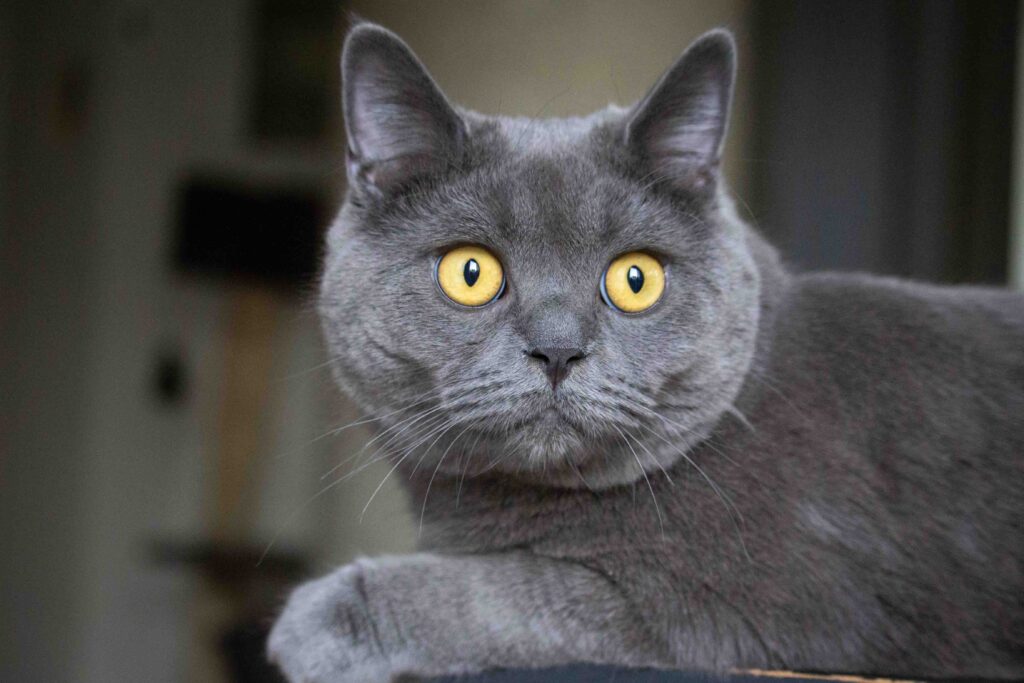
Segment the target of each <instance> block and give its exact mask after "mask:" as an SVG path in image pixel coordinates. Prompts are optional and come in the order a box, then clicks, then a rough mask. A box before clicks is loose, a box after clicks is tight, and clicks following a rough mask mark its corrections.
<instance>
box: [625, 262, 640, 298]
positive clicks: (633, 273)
mask: <svg viewBox="0 0 1024 683" xmlns="http://www.w3.org/2000/svg"><path fill="white" fill-rule="evenodd" d="M626 281H627V282H629V288H630V289H632V290H633V293H634V294H639V293H640V290H641V289H643V288H644V272H643V271H642V270H640V269H639V268H637V267H636V266H630V267H629V271H628V272H627V273H626Z"/></svg>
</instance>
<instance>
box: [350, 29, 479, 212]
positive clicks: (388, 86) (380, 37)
mask: <svg viewBox="0 0 1024 683" xmlns="http://www.w3.org/2000/svg"><path fill="white" fill-rule="evenodd" d="M341 73H342V97H343V108H344V114H345V134H346V137H347V138H348V172H349V173H348V175H349V183H351V184H354V185H356V186H357V188H358V189H361V190H365V191H367V192H369V193H371V194H373V195H377V196H383V195H386V194H388V193H391V192H393V191H395V190H397V189H400V188H401V187H402V186H403V185H406V184H407V183H408V182H409V181H411V180H413V179H415V178H418V177H421V176H423V175H427V174H431V173H437V172H440V171H443V170H444V169H445V168H447V167H449V166H450V165H452V164H455V163H457V160H458V158H459V155H460V152H461V149H462V144H463V141H464V138H465V123H464V122H463V120H462V119H461V117H460V116H459V115H458V113H456V111H455V110H454V109H453V108H452V106H451V105H450V104H449V103H448V100H447V99H446V98H445V96H444V94H443V93H442V92H441V90H440V88H438V87H437V84H436V83H434V80H433V79H432V78H431V77H430V75H429V74H428V73H427V71H426V69H425V68H424V67H423V65H422V64H420V61H419V60H418V59H417V58H416V55H414V54H413V52H412V50H410V49H409V47H408V46H407V45H406V44H405V43H404V42H402V39H401V38H399V37H398V36H396V35H395V34H394V33H391V32H390V31H388V30H387V29H385V28H382V27H380V26H377V25H375V24H371V23H361V24H358V25H357V26H356V27H355V28H354V29H352V31H351V32H350V33H349V34H348V38H346V40H345V47H344V49H343V51H342V58H341Z"/></svg>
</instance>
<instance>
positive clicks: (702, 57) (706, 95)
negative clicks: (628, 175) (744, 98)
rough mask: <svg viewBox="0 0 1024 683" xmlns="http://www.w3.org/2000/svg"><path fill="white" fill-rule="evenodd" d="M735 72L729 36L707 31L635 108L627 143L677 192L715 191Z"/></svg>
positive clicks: (650, 168) (630, 121)
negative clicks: (675, 188) (676, 188)
mask: <svg viewBox="0 0 1024 683" xmlns="http://www.w3.org/2000/svg"><path fill="white" fill-rule="evenodd" d="M735 73H736V46H735V42H734V41H733V38H732V34H730V33H729V32H728V31H725V30H722V29H716V30H713V31H709V32H708V33H705V34H704V35H703V36H701V37H700V38H698V39H697V40H696V41H695V42H694V43H693V44H692V45H690V47H689V48H687V50H686V52H684V53H683V55H682V56H681V57H680V58H679V59H678V60H677V61H676V63H675V64H673V65H672V67H671V68H670V69H669V70H668V71H666V72H665V74H664V75H663V76H662V77H661V80H659V81H658V83H657V84H656V85H655V86H654V87H653V88H652V89H651V90H650V92H648V93H647V95H646V96H645V97H644V99H642V100H641V101H640V102H639V103H638V104H637V105H636V107H635V109H634V111H633V114H632V115H631V117H630V119H629V122H628V123H627V124H626V142H627V144H628V145H630V147H631V148H632V149H633V150H634V151H635V152H636V153H637V154H638V155H639V157H640V158H641V159H643V160H644V162H645V163H646V164H647V165H648V166H649V170H650V172H651V173H652V174H656V175H659V176H662V177H664V178H665V179H666V180H667V181H668V182H669V183H671V184H673V185H675V186H677V187H680V188H681V189H688V190H693V189H697V190H706V189H709V188H712V187H713V186H714V183H715V181H716V179H717V175H718V166H719V161H720V157H721V152H722V141H723V139H724V137H725V129H726V124H727V123H728V119H729V102H730V100H731V99H732V87H733V80H734V78H735Z"/></svg>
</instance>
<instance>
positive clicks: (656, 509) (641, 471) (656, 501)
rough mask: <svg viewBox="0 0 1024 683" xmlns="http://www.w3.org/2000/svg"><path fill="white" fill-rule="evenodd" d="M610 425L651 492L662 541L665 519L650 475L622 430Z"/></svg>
mask: <svg viewBox="0 0 1024 683" xmlns="http://www.w3.org/2000/svg"><path fill="white" fill-rule="evenodd" d="M612 427H613V428H614V429H615V431H617V432H618V433H619V435H620V436H621V437H622V441H623V442H624V443H625V444H626V446H627V447H628V448H629V452H630V453H632V454H633V459H634V460H636V466H637V467H639V468H640V474H642V475H643V477H644V481H646V482H647V490H648V491H650V492H651V500H652V501H654V511H655V512H656V513H657V515H658V526H659V527H660V528H661V540H662V541H664V540H665V520H664V519H662V516H661V506H659V505H658V497H657V496H656V495H654V486H652V485H651V479H650V477H648V476H647V470H645V469H644V466H643V464H641V462H640V456H639V455H637V454H636V451H635V450H634V449H633V446H632V445H631V444H630V443H629V440H628V439H627V438H626V435H625V434H623V433H622V431H621V430H620V429H619V428H618V427H617V426H616V425H615V424H614V423H613V424H612Z"/></svg>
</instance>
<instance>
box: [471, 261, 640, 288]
mask: <svg viewBox="0 0 1024 683" xmlns="http://www.w3.org/2000/svg"><path fill="white" fill-rule="evenodd" d="M462 277H464V278H466V284H467V285H469V286H470V287H472V286H473V285H475V284H476V281H477V280H479V279H480V264H479V263H477V262H476V259H474V258H471V259H469V260H468V261H466V265H465V266H464V267H463V268H462ZM641 277H642V276H641Z"/></svg>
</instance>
